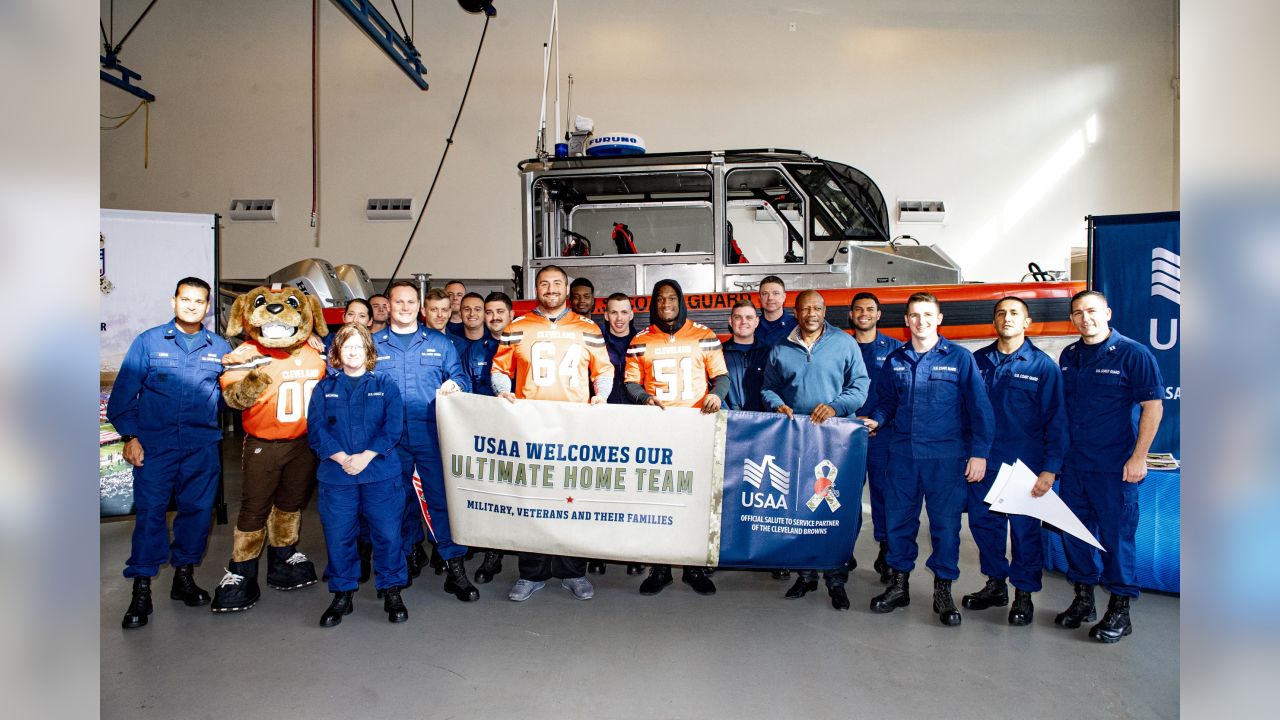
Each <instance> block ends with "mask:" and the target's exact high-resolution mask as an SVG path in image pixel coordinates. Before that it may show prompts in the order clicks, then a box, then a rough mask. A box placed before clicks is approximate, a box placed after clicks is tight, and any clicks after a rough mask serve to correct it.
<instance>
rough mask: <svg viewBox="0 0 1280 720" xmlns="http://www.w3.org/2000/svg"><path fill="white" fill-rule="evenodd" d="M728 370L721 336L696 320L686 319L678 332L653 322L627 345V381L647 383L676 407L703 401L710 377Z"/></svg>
mask: <svg viewBox="0 0 1280 720" xmlns="http://www.w3.org/2000/svg"><path fill="white" fill-rule="evenodd" d="M728 372H729V369H728V368H727V367H726V366H725V363H724V352H723V351H722V350H721V349H720V340H719V338H717V337H716V334H715V333H714V332H712V331H711V329H710V328H708V327H706V326H705V325H700V324H698V323H696V322H686V323H685V324H684V326H683V327H681V328H680V329H679V330H676V332H675V334H674V335H667V334H666V333H663V332H662V331H660V330H658V329H657V328H656V327H654V326H652V325H651V326H649V328H647V329H645V330H641V331H640V332H639V333H637V334H636V336H635V338H633V339H632V340H631V347H629V348H627V374H626V382H629V383H636V384H638V385H641V386H643V387H644V391H645V392H647V393H649V394H650V395H652V396H654V397H655V398H657V399H659V400H661V401H662V402H663V403H664V404H666V405H670V406H672V407H693V406H695V405H697V404H699V403H701V402H702V399H703V398H704V397H706V394H707V390H708V389H710V386H709V384H708V382H707V380H708V378H717V377H719V376H721V375H725V374H727V373H728Z"/></svg>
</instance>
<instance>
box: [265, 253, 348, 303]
mask: <svg viewBox="0 0 1280 720" xmlns="http://www.w3.org/2000/svg"><path fill="white" fill-rule="evenodd" d="M267 283H268V284H275V283H280V284H281V285H292V286H293V287H296V288H298V289H299V290H301V291H302V292H304V293H306V294H307V295H310V296H311V297H313V298H316V299H318V300H319V301H320V304H321V305H324V306H325V307H343V306H344V305H346V304H347V301H348V300H350V299H351V298H349V297H347V292H346V290H345V289H343V287H342V284H341V283H340V282H338V274H337V272H335V271H334V269H333V265H331V264H330V263H329V261H328V260H324V259H322V258H308V259H306V260H299V261H298V262H296V263H294V264H292V265H289V266H287V267H283V268H280V269H279V270H277V271H275V272H273V273H271V274H270V275H268V276H267Z"/></svg>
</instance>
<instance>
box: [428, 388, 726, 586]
mask: <svg viewBox="0 0 1280 720" xmlns="http://www.w3.org/2000/svg"><path fill="white" fill-rule="evenodd" d="M436 419H437V427H438V428H439V430H440V447H441V455H442V460H443V463H444V477H445V487H446V491H447V494H448V502H449V522H450V524H451V527H452V531H453V538H454V540H456V541H457V542H458V543H461V544H463V545H470V546H474V547H487V548H499V549H503V550H513V551H530V552H542V553H548V554H554V555H571V556H578V557H590V558H599V559H606V560H634V561H642V562H644V561H647V562H663V563H670V564H672V565H695V566H696V565H711V566H714V565H716V564H718V560H719V552H720V549H719V539H720V514H721V501H722V493H723V479H724V469H723V466H722V463H723V448H724V432H725V414H724V413H719V414H717V415H703V414H701V413H700V412H698V411H697V410H694V409H669V410H665V411H660V410H657V409H655V408H649V407H633V406H624V405H585V404H576V403H560V402H537V401H531V400H521V401H517V402H516V403H514V404H513V403H510V402H507V401H506V400H502V399H498V398H491V397H486V396H482V395H471V394H467V393H455V394H453V395H448V396H444V397H441V398H440V399H439V400H437V402H436ZM655 438H661V441H660V442H653V440H654V439H655ZM646 439H647V440H646ZM713 448H716V449H719V451H718V452H711V451H710V450H711V449H713Z"/></svg>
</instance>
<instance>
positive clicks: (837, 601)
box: [827, 585, 849, 612]
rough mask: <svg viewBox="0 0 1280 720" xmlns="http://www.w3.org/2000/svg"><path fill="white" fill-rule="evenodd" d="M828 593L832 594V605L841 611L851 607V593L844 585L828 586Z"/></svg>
mask: <svg viewBox="0 0 1280 720" xmlns="http://www.w3.org/2000/svg"><path fill="white" fill-rule="evenodd" d="M827 594H828V595H830V596H831V607H833V608H835V609H836V610H839V611H841V612H844V611H845V610H848V609H849V593H847V592H845V591H844V586H843V585H837V586H836V587H833V588H828V589H827Z"/></svg>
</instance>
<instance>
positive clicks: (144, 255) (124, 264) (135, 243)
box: [98, 210, 218, 373]
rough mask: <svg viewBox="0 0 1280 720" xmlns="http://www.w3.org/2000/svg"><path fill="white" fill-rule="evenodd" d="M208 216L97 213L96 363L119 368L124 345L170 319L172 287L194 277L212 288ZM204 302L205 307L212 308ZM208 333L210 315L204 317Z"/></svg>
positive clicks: (214, 304)
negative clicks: (98, 302) (99, 296)
mask: <svg viewBox="0 0 1280 720" xmlns="http://www.w3.org/2000/svg"><path fill="white" fill-rule="evenodd" d="M213 222H214V217H213V215H196V214H189V213H162V212H138V211H133V210H102V211H101V220H100V221H99V230H98V232H99V235H100V241H99V255H98V262H99V269H98V276H99V285H100V287H101V291H102V303H101V310H100V312H101V318H102V320H101V327H100V328H99V336H100V342H99V352H98V361H99V364H100V370H101V371H102V372H109V373H114V372H116V371H118V370H119V369H120V363H121V362H123V361H124V354H125V353H126V352H128V350H129V344H130V343H132V342H133V339H134V338H135V337H137V336H138V334H139V333H141V332H142V331H143V330H146V329H147V328H150V327H155V326H156V325H160V324H162V323H165V322H167V321H169V320H170V319H172V318H173V307H172V306H171V305H170V304H169V300H170V298H172V297H173V289H174V284H175V283H177V282H178V281H179V280H181V279H182V278H184V277H188V276H192V277H198V278H200V279H201V280H204V281H205V282H207V283H209V285H210V286H212V285H213V274H214V263H215V258H214V242H213V239H214V233H213ZM217 300H218V299H217V297H212V298H210V303H209V306H210V308H216V307H217ZM205 327H207V328H209V329H210V330H212V329H213V313H212V312H210V314H209V315H208V317H206V318H205Z"/></svg>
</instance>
